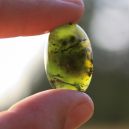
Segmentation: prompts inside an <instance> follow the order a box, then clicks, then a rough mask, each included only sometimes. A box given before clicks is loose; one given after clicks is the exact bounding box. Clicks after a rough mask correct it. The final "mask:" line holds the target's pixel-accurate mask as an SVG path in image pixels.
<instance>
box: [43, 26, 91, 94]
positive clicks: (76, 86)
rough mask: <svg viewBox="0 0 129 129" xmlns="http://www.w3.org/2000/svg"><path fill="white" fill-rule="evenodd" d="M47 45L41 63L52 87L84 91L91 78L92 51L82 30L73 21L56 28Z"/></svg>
mask: <svg viewBox="0 0 129 129" xmlns="http://www.w3.org/2000/svg"><path fill="white" fill-rule="evenodd" d="M47 49H48V50H47V54H46V57H45V58H46V59H47V60H46V64H45V65H46V72H47V77H48V80H49V82H50V84H51V85H52V87H54V88H63V89H70V90H78V91H82V92H85V91H86V89H87V88H88V86H89V84H90V81H91V78H92V72H93V55H92V49H91V44H90V41H89V38H88V36H87V35H86V33H85V32H84V30H83V29H82V28H81V27H80V26H78V25H76V24H67V25H64V26H61V27H58V28H56V29H55V30H53V31H52V32H51V33H50V35H49V42H48V48H47Z"/></svg>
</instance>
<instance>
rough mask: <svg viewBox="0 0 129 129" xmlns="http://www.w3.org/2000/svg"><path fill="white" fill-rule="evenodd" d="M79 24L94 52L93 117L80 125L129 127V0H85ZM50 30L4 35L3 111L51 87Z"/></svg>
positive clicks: (0, 46) (0, 67) (0, 54)
mask: <svg viewBox="0 0 129 129" xmlns="http://www.w3.org/2000/svg"><path fill="white" fill-rule="evenodd" d="M84 2H85V6H86V10H85V14H84V16H83V17H82V19H81V21H80V23H79V24H80V25H81V26H82V28H83V29H84V30H85V31H86V32H87V34H88V35H89V38H90V40H91V43H92V48H93V53H94V74H93V79H92V82H91V85H90V87H89V88H88V90H87V93H88V94H89V95H90V96H91V98H92V99H93V101H94V103H95V113H94V116H93V118H92V119H91V120H90V121H89V122H88V123H87V124H86V125H84V126H83V127H82V128H80V129H129V0H114V1H112V0H85V1H84ZM47 39H48V34H44V35H39V36H31V37H17V38H9V39H0V111H3V110H6V109H8V108H9V107H10V106H11V105H12V104H14V103H15V102H17V101H19V100H21V99H23V98H25V97H27V96H29V95H31V94H34V93H37V92H39V91H42V90H46V89H50V88H51V87H50V85H49V83H48V81H47V78H46V75H45V70H44V59H43V57H44V46H45V44H46V43H47Z"/></svg>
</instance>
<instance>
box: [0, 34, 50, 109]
mask: <svg viewBox="0 0 129 129" xmlns="http://www.w3.org/2000/svg"><path fill="white" fill-rule="evenodd" d="M47 37H48V34H45V35H41V36H33V37H24V38H23V37H17V38H8V39H0V110H2V108H3V107H5V106H6V105H10V104H11V103H13V102H15V101H16V100H18V99H19V98H21V97H24V96H25V95H27V94H28V92H29V87H28V86H29V84H28V83H29V78H30V77H28V74H27V72H28V70H27V68H28V67H32V66H33V65H34V63H35V64H36V63H39V61H37V60H39V58H41V60H42V59H43V50H44V44H45V43H46V42H47ZM34 69H36V68H34ZM32 74H34V73H33V71H32ZM23 76H24V78H21V77H23Z"/></svg>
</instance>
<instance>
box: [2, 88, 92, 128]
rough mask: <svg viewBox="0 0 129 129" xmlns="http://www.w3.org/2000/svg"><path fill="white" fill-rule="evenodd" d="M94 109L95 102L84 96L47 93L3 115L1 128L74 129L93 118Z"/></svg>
mask: <svg viewBox="0 0 129 129" xmlns="http://www.w3.org/2000/svg"><path fill="white" fill-rule="evenodd" d="M82 105H83V106H82ZM78 110H79V111H78ZM93 110H94V106H93V102H92V100H91V99H90V97H89V96H88V95H86V94H84V93H80V92H77V91H69V90H48V91H44V92H41V93H38V94H36V95H33V96H30V97H28V98H26V99H24V100H22V101H21V102H19V103H17V104H16V105H14V106H13V107H12V108H10V109H9V110H8V111H6V112H4V113H2V114H1V115H0V125H1V126H0V129H75V128H77V127H79V126H80V125H81V124H83V123H84V122H86V121H88V120H89V119H90V118H91V116H92V114H93Z"/></svg>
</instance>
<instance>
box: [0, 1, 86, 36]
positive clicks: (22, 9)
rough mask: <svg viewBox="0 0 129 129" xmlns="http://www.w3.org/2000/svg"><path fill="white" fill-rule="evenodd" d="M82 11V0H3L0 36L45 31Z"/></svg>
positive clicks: (77, 18) (0, 4)
mask: <svg viewBox="0 0 129 129" xmlns="http://www.w3.org/2000/svg"><path fill="white" fill-rule="evenodd" d="M83 12H84V4H83V1H82V0H11V1H10V0H0V38H4V37H13V36H29V35H37V34H42V33H45V32H48V31H50V30H52V29H53V28H55V27H57V26H59V25H62V24H65V23H69V22H72V23H73V22H77V21H78V20H79V19H80V17H81V16H82V14H83Z"/></svg>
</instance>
